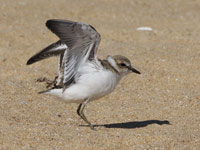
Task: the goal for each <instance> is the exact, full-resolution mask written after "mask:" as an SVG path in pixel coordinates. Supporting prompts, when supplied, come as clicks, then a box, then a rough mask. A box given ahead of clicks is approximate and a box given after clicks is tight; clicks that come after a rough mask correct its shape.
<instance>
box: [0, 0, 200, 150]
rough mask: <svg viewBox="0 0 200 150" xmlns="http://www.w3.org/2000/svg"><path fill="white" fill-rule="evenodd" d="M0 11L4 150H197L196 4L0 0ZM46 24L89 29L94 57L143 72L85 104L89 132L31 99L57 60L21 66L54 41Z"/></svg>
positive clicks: (71, 107)
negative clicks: (120, 59) (95, 37)
mask: <svg viewBox="0 0 200 150" xmlns="http://www.w3.org/2000/svg"><path fill="white" fill-rule="evenodd" d="M0 12H1V13H0V20H1V21H0V63H1V67H0V85H1V86H0V149H1V150H23V149H24V150H66V149H73V150H89V149H92V150H97V149H98V150H99V149H104V150H110V149H120V150H122V149H123V150H129V149H130V150H143V149H158V150H161V149H167V150H171V149H173V150H175V149H176V150H199V149H200V42H199V40H200V38H199V37H200V26H199V22H200V1H197V0H190V1H189V0H173V1H166V0H160V1H157V0H149V1H146V0H140V1H138V0H126V1H122V0H110V1H107V0H101V1H99V0H84V1H78V0H68V1H65V0H60V1H56V0H43V1H40V0H34V1H29V0H18V1H13V0H1V1H0ZM52 18H57V19H68V20H73V21H82V22H86V23H88V24H91V25H93V26H94V27H95V28H96V29H97V31H98V32H99V33H100V34H101V37H102V40H101V44H100V47H99V51H98V56H99V57H100V58H105V57H106V56H107V55H115V54H120V55H124V56H127V57H129V58H130V60H131V62H132V64H133V65H134V67H135V68H137V69H138V70H139V71H141V73H142V74H141V75H137V74H130V75H128V76H127V77H125V78H124V79H123V80H122V81H121V82H120V84H119V85H118V86H117V88H116V90H115V91H114V92H113V93H112V94H110V95H108V96H106V97H103V98H101V99H100V100H98V101H94V102H91V103H89V104H88V105H87V107H86V109H85V114H86V115H87V117H88V119H89V120H90V121H91V122H92V123H93V124H94V125H96V130H95V131H92V130H90V128H88V127H87V126H80V125H85V122H83V121H82V120H81V119H80V118H79V117H78V115H77V114H76V109H77V107H78V104H66V103H64V102H63V101H59V100H57V99H56V98H55V97H51V96H44V95H39V94H38V92H39V91H42V90H45V89H46V87H45V83H41V82H36V80H37V79H38V78H41V77H46V78H48V79H51V80H53V79H54V77H55V76H56V74H57V58H50V59H47V60H44V61H41V62H38V63H36V64H33V65H30V66H26V61H27V60H28V59H29V58H30V57H31V56H32V55H34V54H35V53H36V52H38V51H39V50H41V49H42V48H44V47H45V46H47V45H48V44H51V43H52V42H55V41H57V40H58V38H57V37H56V36H55V35H54V34H52V33H51V32H50V31H49V30H48V29H47V28H46V27H45V22H46V20H48V19H52ZM138 27H151V28H152V31H138V30H136V29H137V28H138Z"/></svg>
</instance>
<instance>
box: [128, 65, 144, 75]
mask: <svg viewBox="0 0 200 150" xmlns="http://www.w3.org/2000/svg"><path fill="white" fill-rule="evenodd" d="M129 69H130V70H131V71H132V72H134V73H137V74H141V73H140V72H139V71H138V70H136V69H135V68H133V67H130V68H129Z"/></svg>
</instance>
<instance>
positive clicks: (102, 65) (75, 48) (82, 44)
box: [27, 19, 140, 129]
mask: <svg viewBox="0 0 200 150" xmlns="http://www.w3.org/2000/svg"><path fill="white" fill-rule="evenodd" d="M46 26H47V27H48V29H50V30H51V31H52V32H53V33H54V34H56V35H57V36H58V37H59V38H60V40H59V41H57V42H56V43H53V44H51V45H49V46H48V47H46V48H44V49H43V50H41V51H40V52H38V53H37V54H35V55H34V56H33V57H31V58H30V59H29V60H28V61H27V65H29V64H32V63H34V62H37V61H40V60H42V59H45V58H48V57H51V56H58V55H59V56H60V61H59V67H58V78H57V80H56V84H55V87H53V88H51V89H49V90H47V91H44V92H41V93H44V94H50V95H54V96H56V97H59V98H60V99H62V100H64V101H65V102H68V103H79V106H78V109H77V114H78V115H79V116H80V117H81V118H82V119H83V120H84V121H85V122H86V123H87V124H88V126H89V127H90V128H91V129H94V126H93V125H92V124H91V123H90V122H89V121H88V120H87V118H86V116H85V114H84V113H83V110H84V108H85V106H86V104H87V103H88V102H91V101H93V100H96V99H99V98H101V97H103V96H105V95H107V94H109V93H111V92H112V91H113V90H114V89H115V87H116V85H117V84H118V83H119V81H120V79H121V78H122V77H123V76H125V75H127V74H129V73H132V72H134V73H137V74H140V72H139V71H137V70H136V69H134V68H133V66H132V65H131V62H130V60H129V59H128V58H126V57H124V56H121V55H115V56H107V57H106V59H105V60H101V59H98V58H97V54H96V53H97V49H98V46H99V43H100V40H101V36H100V34H99V33H98V32H97V31H96V29H95V28H94V27H92V26H91V25H88V24H85V23H81V22H73V21H67V20H58V19H53V20H48V21H47V22H46Z"/></svg>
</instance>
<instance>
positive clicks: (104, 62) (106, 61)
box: [99, 59, 120, 75]
mask: <svg viewBox="0 0 200 150" xmlns="http://www.w3.org/2000/svg"><path fill="white" fill-rule="evenodd" d="M99 61H100V62H101V65H102V66H103V67H104V68H105V69H107V70H111V71H112V72H114V73H116V74H118V75H120V73H119V71H118V70H117V69H116V68H115V67H114V66H113V65H111V64H110V62H109V61H108V60H105V59H104V60H101V59H99Z"/></svg>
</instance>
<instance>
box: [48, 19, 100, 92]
mask: <svg viewBox="0 0 200 150" xmlns="http://www.w3.org/2000/svg"><path fill="white" fill-rule="evenodd" d="M46 26H47V27H48V28H49V29H50V30H51V31H52V32H53V33H55V34H56V35H57V36H58V37H59V38H60V39H61V41H63V42H64V43H65V44H66V45H67V47H68V48H69V51H68V53H67V57H66V60H65V64H64V80H63V82H64V89H65V88H67V87H68V86H69V85H71V83H73V80H74V77H75V76H76V74H77V70H78V68H79V67H80V64H81V63H84V62H86V61H88V60H89V61H92V60H93V59H96V52H97V48H98V45H99V43H100V40H101V37H100V34H99V33H98V32H97V31H96V30H95V29H94V27H92V26H91V25H88V24H85V23H79V22H73V21H67V20H48V21H47V22H46Z"/></svg>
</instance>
